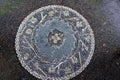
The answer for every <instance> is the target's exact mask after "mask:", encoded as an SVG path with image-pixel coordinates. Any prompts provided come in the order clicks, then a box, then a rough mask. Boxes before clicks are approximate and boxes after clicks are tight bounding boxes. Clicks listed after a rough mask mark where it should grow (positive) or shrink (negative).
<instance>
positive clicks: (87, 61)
mask: <svg viewBox="0 0 120 80" xmlns="http://www.w3.org/2000/svg"><path fill="white" fill-rule="evenodd" d="M49 7H51V8H54V7H57V8H64V9H67V10H69V11H72V12H74V13H75V14H76V15H77V16H79V17H80V18H81V19H82V20H83V21H84V22H85V23H86V25H88V27H89V28H90V25H89V23H88V22H87V20H86V19H85V18H84V17H83V16H82V15H80V14H79V13H78V12H77V11H75V10H73V9H71V8H69V7H65V6H61V5H49V6H45V7H41V8H39V9H37V10H35V11H33V12H32V13H31V14H30V15H28V16H27V17H26V18H25V19H24V20H23V21H22V23H21V24H20V27H19V29H18V32H17V35H16V39H15V48H16V53H17V57H18V59H19V61H20V63H21V64H22V66H23V67H24V68H25V69H26V70H27V71H28V72H29V73H30V74H32V75H33V76H35V77H37V78H39V79H42V80H47V79H50V80H64V79H65V80H69V79H70V78H73V77H75V76H77V75H78V74H80V73H81V72H82V71H83V70H84V69H85V68H86V67H87V65H88V64H89V63H90V61H91V59H92V56H93V53H94V48H95V39H94V34H93V31H92V29H91V28H90V29H91V30H90V31H91V36H92V38H91V39H92V40H91V41H92V42H91V43H92V44H91V51H90V55H89V56H88V59H87V60H86V62H85V63H84V65H83V66H82V67H81V68H80V69H79V70H77V71H76V72H74V73H71V74H70V75H67V76H64V77H60V78H58V77H45V76H43V75H39V74H36V73H34V72H32V71H31V69H30V68H29V67H28V66H27V65H26V64H25V62H24V60H23V59H22V58H21V57H22V56H21V55H20V52H19V48H20V47H19V38H20V37H19V35H20V32H21V30H22V28H23V26H24V25H25V23H26V22H27V20H28V19H29V18H30V17H31V16H33V15H34V14H35V13H37V12H39V11H41V10H44V9H46V8H49Z"/></svg>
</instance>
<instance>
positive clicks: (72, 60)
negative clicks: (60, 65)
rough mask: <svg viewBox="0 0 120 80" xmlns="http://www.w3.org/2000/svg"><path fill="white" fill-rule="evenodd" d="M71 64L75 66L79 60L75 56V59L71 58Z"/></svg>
mask: <svg viewBox="0 0 120 80" xmlns="http://www.w3.org/2000/svg"><path fill="white" fill-rule="evenodd" d="M71 62H72V63H73V64H75V63H78V59H77V58H76V57H75V56H74V57H72V58H71Z"/></svg>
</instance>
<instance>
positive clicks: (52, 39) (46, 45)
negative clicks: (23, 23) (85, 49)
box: [34, 19, 76, 63]
mask: <svg viewBox="0 0 120 80" xmlns="http://www.w3.org/2000/svg"><path fill="white" fill-rule="evenodd" d="M74 34H75V33H74V31H73V30H72V26H70V25H69V24H68V23H67V22H65V21H64V20H59V19H53V20H48V21H47V22H45V23H44V24H42V25H40V26H39V27H38V28H37V29H36V32H35V37H34V39H35V45H36V47H37V49H38V53H37V54H38V56H44V57H45V58H47V59H48V61H50V62H51V63H52V62H53V63H55V60H56V63H59V62H60V61H62V60H63V59H64V58H68V57H69V56H71V55H72V54H73V50H74V49H75V42H76V39H75V37H74Z"/></svg>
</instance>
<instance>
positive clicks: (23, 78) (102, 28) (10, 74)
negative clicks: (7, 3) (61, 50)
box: [0, 0, 120, 80]
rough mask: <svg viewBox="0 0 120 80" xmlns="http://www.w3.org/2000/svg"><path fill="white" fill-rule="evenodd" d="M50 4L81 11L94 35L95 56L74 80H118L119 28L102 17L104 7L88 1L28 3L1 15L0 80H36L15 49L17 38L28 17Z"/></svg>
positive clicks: (51, 0)
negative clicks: (25, 67)
mask: <svg viewBox="0 0 120 80" xmlns="http://www.w3.org/2000/svg"><path fill="white" fill-rule="evenodd" d="M91 1H92V0H91ZM94 1H95V0H94ZM96 1H97V0H96ZM110 1H111V0H110ZM118 2H119V0H118ZM49 4H60V5H64V6H68V7H70V8H73V9H74V10H76V11H78V12H79V13H80V14H81V15H83V16H84V17H85V18H86V19H87V20H88V22H89V23H90V25H91V28H92V29H93V31H94V34H95V41H96V46H95V54H94V56H93V59H92V61H91V63H90V64H89V65H88V66H87V68H86V69H85V70H84V71H83V72H82V73H81V74H79V75H78V76H76V77H75V78H73V79H71V80H80V79H81V80H119V79H120V76H119V73H120V37H119V36H118V35H116V34H115V32H116V28H115V27H114V26H113V25H111V24H112V23H111V22H110V23H109V22H108V20H109V18H110V17H111V16H109V17H108V18H106V16H105V15H104V14H103V13H105V12H104V11H101V8H103V6H102V7H101V6H99V5H93V4H90V3H89V2H88V0H36V1H35V0H26V2H25V3H24V4H22V5H21V6H18V7H17V8H16V9H13V10H12V12H11V13H8V14H5V15H4V16H1V17H0V79H1V80H37V79H36V78H35V77H33V76H32V75H30V74H29V73H28V72H27V71H26V70H25V69H24V68H23V67H22V66H21V64H20V63H19V60H18V58H17V54H16V52H15V46H14V45H15V36H16V32H17V30H18V27H19V25H20V24H21V22H22V20H23V19H24V18H25V17H26V16H27V15H28V14H30V13H31V12H33V11H34V10H36V9H38V8H40V7H42V6H46V5H49ZM101 4H102V3H101ZM106 4H107V3H105V4H102V5H106ZM108 8H109V7H108ZM107 14H108V13H106V15H107ZM118 33H119V31H118ZM26 56H27V54H26ZM35 65H37V63H36V64H35ZM66 69H68V68H66ZM68 72H69V71H68Z"/></svg>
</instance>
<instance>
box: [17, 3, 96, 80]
mask: <svg viewBox="0 0 120 80" xmlns="http://www.w3.org/2000/svg"><path fill="white" fill-rule="evenodd" d="M15 43H16V44H15V46H16V52H17V55H18V58H19V60H20V62H21V64H22V66H23V67H24V68H25V69H26V70H27V71H28V72H30V73H31V74H32V75H33V76H35V77H37V78H39V79H42V80H67V79H70V78H73V77H75V76H76V75H78V74H79V73H81V72H82V71H83V70H84V69H85V67H86V66H87V65H88V64H89V62H90V60H91V58H92V56H93V53H94V45H95V41H94V34H93V31H92V29H91V27H90V25H89V23H88V22H87V20H86V19H85V18H84V17H83V16H82V15H80V14H79V13H78V12H77V11H75V10H73V9H71V8H68V7H64V6H59V5H50V6H45V7H42V8H39V9H38V10H35V11H33V12H32V13H31V14H30V15H28V16H27V17H26V18H25V19H24V21H23V22H22V23H21V25H20V27H19V30H18V32H17V36H16V42H15Z"/></svg>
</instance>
